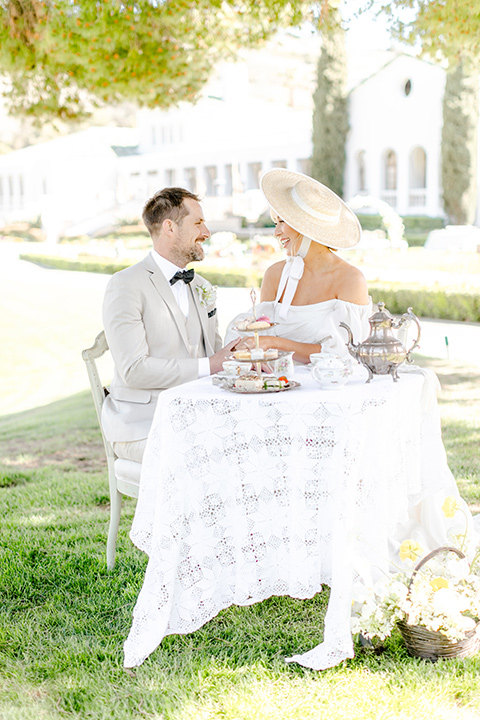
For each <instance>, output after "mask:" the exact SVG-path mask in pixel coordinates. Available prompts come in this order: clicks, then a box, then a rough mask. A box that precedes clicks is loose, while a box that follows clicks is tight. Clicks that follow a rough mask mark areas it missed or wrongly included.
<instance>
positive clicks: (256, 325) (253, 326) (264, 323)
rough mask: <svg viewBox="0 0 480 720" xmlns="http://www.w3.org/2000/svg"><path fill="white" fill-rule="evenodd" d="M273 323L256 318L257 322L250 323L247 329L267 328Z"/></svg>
mask: <svg viewBox="0 0 480 720" xmlns="http://www.w3.org/2000/svg"><path fill="white" fill-rule="evenodd" d="M270 325H271V323H270V322H267V320H255V322H251V323H249V325H247V327H246V330H267V328H269V327H270Z"/></svg>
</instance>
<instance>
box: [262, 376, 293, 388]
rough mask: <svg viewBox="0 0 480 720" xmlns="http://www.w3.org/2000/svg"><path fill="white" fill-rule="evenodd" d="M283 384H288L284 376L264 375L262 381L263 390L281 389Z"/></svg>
mask: <svg viewBox="0 0 480 720" xmlns="http://www.w3.org/2000/svg"><path fill="white" fill-rule="evenodd" d="M285 385H288V380H287V379H286V378H282V379H280V378H276V377H266V378H265V379H264V381H263V387H264V388H265V390H281V389H282V388H283V387H285Z"/></svg>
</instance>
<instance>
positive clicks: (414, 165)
mask: <svg viewBox="0 0 480 720" xmlns="http://www.w3.org/2000/svg"><path fill="white" fill-rule="evenodd" d="M409 176H410V177H409V184H410V189H412V190H419V189H423V188H426V187H427V156H426V154H425V150H424V149H423V148H421V147H416V148H413V150H412V152H411V153H410V168H409Z"/></svg>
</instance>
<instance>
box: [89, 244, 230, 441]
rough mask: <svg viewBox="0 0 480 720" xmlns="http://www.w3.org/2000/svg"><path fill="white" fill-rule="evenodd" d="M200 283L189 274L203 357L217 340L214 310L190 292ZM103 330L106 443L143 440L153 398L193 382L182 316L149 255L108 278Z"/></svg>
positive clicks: (193, 365)
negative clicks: (108, 364) (110, 373)
mask: <svg viewBox="0 0 480 720" xmlns="http://www.w3.org/2000/svg"><path fill="white" fill-rule="evenodd" d="M203 283H205V280H204V279H203V278H202V277H201V276H200V275H197V274H195V277H194V279H193V281H192V283H191V284H190V286H191V287H192V290H193V293H192V294H193V298H194V303H195V305H196V307H197V310H198V319H197V321H199V322H200V324H201V327H202V331H203V339H204V343H205V353H206V355H207V357H209V356H210V355H213V353H214V352H216V351H217V350H219V349H220V348H221V347H222V340H221V337H220V335H219V333H218V321H217V315H216V308H215V306H214V305H213V306H211V307H204V306H203V305H202V304H201V302H200V296H199V293H198V292H197V291H196V289H195V288H196V287H198V286H199V285H202V284H203ZM103 326H104V329H105V335H106V338H107V342H108V345H109V347H110V350H111V352H112V356H113V360H114V363H115V371H114V377H113V380H112V383H111V385H110V388H109V391H110V394H109V395H108V396H107V398H106V399H105V402H104V404H103V409H102V425H103V429H104V432H105V435H106V437H107V438H108V439H109V440H110V442H128V441H130V440H140V439H142V438H146V437H147V436H148V433H149V430H150V426H151V424H152V420H153V415H154V412H155V407H156V403H157V399H158V395H159V393H160V392H161V391H162V390H165V389H166V388H171V387H174V386H175V385H180V384H181V383H185V382H189V381H191V380H196V379H197V377H198V360H197V359H195V358H192V357H191V356H190V354H189V352H190V351H189V347H190V345H189V341H188V336H187V332H186V319H185V316H184V315H183V313H182V311H181V310H180V308H179V307H178V304H177V302H176V300H175V297H174V295H173V293H172V290H171V287H170V284H169V282H168V280H166V278H165V276H164V275H163V273H162V271H161V270H160V268H159V267H158V266H157V264H156V263H155V261H154V259H153V258H152V257H151V256H150V255H148V256H147V257H146V258H145V259H144V260H142V261H141V262H139V263H137V264H136V265H132V266H131V267H129V268H126V269H125V270H121V271H120V272H117V273H115V275H113V276H112V278H111V280H110V281H109V283H108V285H107V289H106V292H105V299H104V303H103Z"/></svg>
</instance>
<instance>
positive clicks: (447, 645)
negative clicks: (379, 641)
mask: <svg viewBox="0 0 480 720" xmlns="http://www.w3.org/2000/svg"><path fill="white" fill-rule="evenodd" d="M442 552H453V553H456V554H457V555H458V556H459V557H461V558H464V557H465V555H464V554H463V553H462V552H461V551H460V550H457V548H454V547H440V548H437V549H436V550H432V552H431V553H429V554H428V555H426V556H425V557H424V558H422V560H421V561H420V562H419V563H418V565H417V566H416V567H415V570H414V571H413V574H412V577H411V579H410V583H409V585H408V587H409V589H410V586H411V584H412V582H413V580H414V578H415V575H416V574H417V572H418V571H419V570H420V568H421V567H423V565H425V563H427V562H428V561H429V560H431V559H432V558H433V557H435V555H438V554H440V553H442ZM397 626H398V629H399V630H400V632H401V633H402V637H403V639H404V641H405V645H406V648H407V650H408V652H409V653H410V655H413V656H414V657H420V658H425V659H428V660H438V659H439V658H452V657H472V656H473V655H476V654H477V653H478V651H479V650H480V635H478V634H477V629H478V627H479V626H480V622H479V623H477V625H476V627H475V628H474V629H473V630H470V631H469V632H468V633H467V634H466V635H465V637H464V638H463V639H462V640H459V641H458V642H453V641H452V640H449V639H448V638H447V637H445V635H443V634H442V633H441V632H435V631H434V630H427V628H425V627H422V626H421V625H408V624H407V623H406V622H404V621H403V620H399V621H397Z"/></svg>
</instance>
